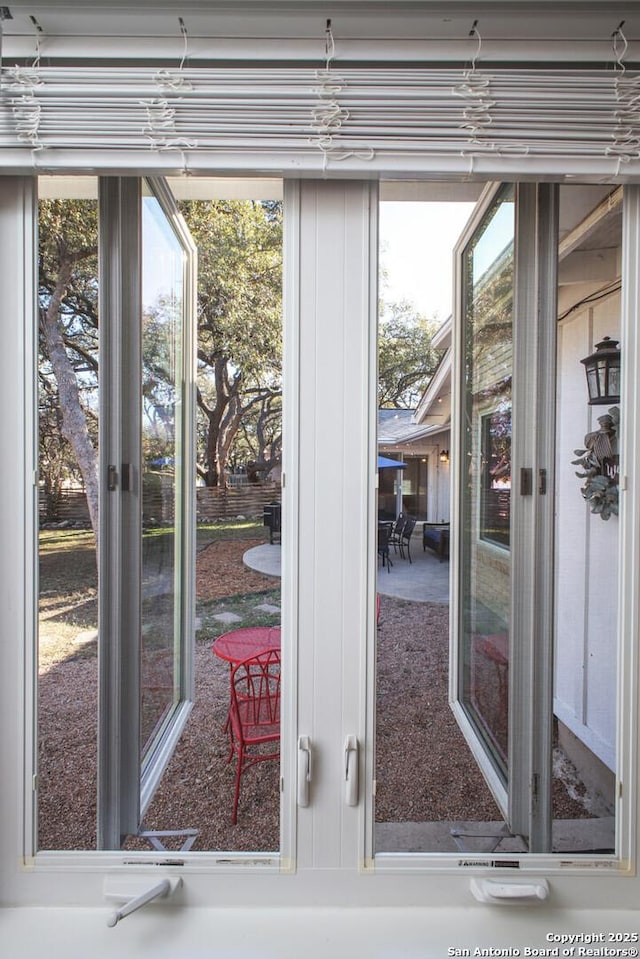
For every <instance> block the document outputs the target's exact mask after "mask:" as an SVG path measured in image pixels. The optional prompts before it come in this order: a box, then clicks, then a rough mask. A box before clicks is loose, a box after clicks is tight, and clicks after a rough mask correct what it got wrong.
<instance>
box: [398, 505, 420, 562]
mask: <svg viewBox="0 0 640 959" xmlns="http://www.w3.org/2000/svg"><path fill="white" fill-rule="evenodd" d="M415 525H416V520H415V517H413V516H407V518H406V519H405V521H404V526H403V527H402V532H401V533H400V539H399V543H398V546H399V547H400V555H401V556H402V558H403V559H404V549H405V546H406V548H407V556H408V557H409V562H410V563H413V560H412V559H411V537H412V535H413V531H414V529H415Z"/></svg>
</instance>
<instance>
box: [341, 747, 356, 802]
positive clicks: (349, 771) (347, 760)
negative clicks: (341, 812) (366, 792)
mask: <svg viewBox="0 0 640 959" xmlns="http://www.w3.org/2000/svg"><path fill="white" fill-rule="evenodd" d="M358 751H359V747H358V740H357V739H356V737H355V736H347V738H346V739H345V741H344V778H345V795H344V798H345V802H346V804H347V806H357V805H358Z"/></svg>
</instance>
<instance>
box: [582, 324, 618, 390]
mask: <svg viewBox="0 0 640 959" xmlns="http://www.w3.org/2000/svg"><path fill="white" fill-rule="evenodd" d="M580 362H581V363H584V368H585V372H586V374H587V388H588V390H589V406H605V405H606V404H608V405H611V404H612V403H619V402H620V348H619V346H618V341H617V340H612V339H611V338H610V337H609V336H605V337H604V339H603V340H601V341H600V343H596V349H595V353H592V354H591V356H586V357H585V358H584V359H583V360H580Z"/></svg>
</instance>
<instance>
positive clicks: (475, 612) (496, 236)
mask: <svg viewBox="0 0 640 959" xmlns="http://www.w3.org/2000/svg"><path fill="white" fill-rule="evenodd" d="M513 243H514V203H513V193H512V190H511V188H507V189H504V190H503V191H502V192H501V193H500V194H499V195H498V197H497V199H496V200H495V202H494V204H493V205H492V206H491V208H490V209H489V211H488V212H487V214H486V215H485V218H484V220H483V221H482V223H481V224H480V226H479V228H478V229H477V231H476V232H475V234H474V237H473V240H472V241H471V243H470V244H469V246H468V247H467V249H466V250H465V253H464V257H463V271H464V274H463V297H464V299H463V303H464V307H463V310H464V312H463V323H464V332H463V343H464V346H463V349H464V350H465V362H464V391H465V398H464V402H465V409H464V417H465V418H464V429H463V450H462V463H463V481H462V482H463V487H462V502H461V510H462V515H461V517H460V530H461V580H462V583H461V592H462V596H463V608H462V611H461V616H462V623H461V626H462V629H461V632H462V636H463V640H462V655H461V674H460V677H459V682H460V684H461V701H462V703H463V705H464V707H465V709H466V711H467V714H468V716H469V719H470V720H471V722H472V724H473V726H474V728H475V730H476V732H477V734H478V736H479V737H480V739H481V740H482V741H483V742H484V743H485V745H486V748H487V750H488V753H489V755H490V756H491V758H492V760H493V762H494V764H495V766H496V768H497V770H498V771H499V773H500V775H501V777H502V778H503V780H504V781H505V783H506V778H507V747H508V740H507V733H508V715H509V696H508V691H509V681H508V677H509V606H510V589H511V585H510V560H509V552H508V547H509V526H510V488H511V384H512V373H513V329H512V324H513V315H512V313H513V282H514V272H513V269H514V261H513Z"/></svg>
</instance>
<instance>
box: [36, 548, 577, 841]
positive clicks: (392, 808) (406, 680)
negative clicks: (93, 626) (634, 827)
mask: <svg viewBox="0 0 640 959" xmlns="http://www.w3.org/2000/svg"><path fill="white" fill-rule="evenodd" d="M230 546H232V547H234V548H237V550H238V551H239V552H240V553H241V552H243V551H244V550H245V549H247V548H248V545H247V542H243V543H240V544H230ZM223 552H224V551H222V550H220V549H211V548H210V547H208V548H207V549H205V550H204V551H203V552H202V553H200V554H199V556H198V582H199V589H198V593H199V598H200V599H202V598H207V599H210V598H212V596H213V595H214V593H215V590H214V591H213V592H212V590H211V589H210V588H209V587H206V588H205V587H204V586H203V585H202V584H204V583H208V584H211V583H212V581H213V582H215V581H219V580H218V575H219V571H218V572H215V571H216V570H219V566H220V563H222V564H223V565H225V564H227V563H231V558H230V557H229V556H228V555H227V556H226V557H224V558H223V557H221V555H220V554H221V553H223ZM232 566H233V568H234V569H235V571H236V572H235V574H234V576H235V587H234V588H236V589H237V591H238V592H243V591H246V590H247V588H248V589H250V590H251V589H256V590H258V591H259V590H261V589H265V588H269V587H271V588H272V587H273V581H272V580H269V579H266V578H265V577H261V576H259V574H255V573H249V572H248V571H246V570H243V569H242V568H241V567H240V569H239V568H238V565H237V557H235V556H234V557H233V563H232ZM225 568H227V574H225V577H223V578H226V585H225V591H224V594H223V595H228V594H229V591H230V580H229V578H228V577H229V573H228V568H230V567H226V565H225ZM256 577H257V579H255V578H256ZM249 578H250V581H251V585H248V584H249ZM265 584H266V585H265ZM216 595H217V594H216ZM381 620H382V622H381V628H380V630H379V634H378V657H377V670H378V710H377V757H376V778H377V792H376V820H377V821H378V822H403V821H411V822H429V821H448V820H495V819H499V818H500V816H499V813H498V810H497V808H496V806H495V803H494V802H493V799H492V798H491V796H490V794H489V792H488V790H487V787H486V786H485V784H484V780H483V778H482V776H481V774H480V773H479V771H478V769H477V767H476V764H475V763H474V761H473V759H472V757H471V754H470V753H469V750H468V748H467V746H466V744H465V742H464V740H463V738H462V736H461V734H460V732H459V730H458V726H457V724H456V722H455V719H454V718H453V715H452V713H451V710H450V709H449V706H448V702H447V668H448V650H447V644H448V639H447V623H448V607H446V606H443V605H439V604H418V603H409V602H405V601H401V600H396V599H391V598H388V597H383V598H382V607H381ZM195 668H196V704H195V706H194V708H193V711H192V713H191V715H190V717H189V721H188V723H187V726H186V730H185V732H184V734H183V736H182V739H181V741H180V743H179V744H178V747H177V748H176V750H175V753H174V756H173V757H172V759H171V761H170V763H169V765H168V767H167V770H166V773H165V775H164V777H163V780H162V782H161V784H160V786H159V788H158V790H157V791H156V794H155V796H154V799H153V801H152V803H151V805H150V807H149V809H148V811H147V815H146V817H145V825H146V827H147V828H148V829H159V830H160V829H162V830H165V829H174V830H178V829H184V828H191V827H194V828H197V829H198V830H199V834H198V837H197V840H196V843H195V845H194V846H193V848H194V849H215V850H249V851H258V850H275V849H277V847H278V769H277V766H276V764H275V763H263V764H260V765H258V766H256V767H253V768H252V769H250V770H249V771H248V772H247V773H246V774H245V775H244V776H243V780H242V792H241V797H240V806H239V815H238V825H237V826H232V825H231V802H232V796H233V773H234V766H233V764H231V765H229V764H227V761H226V760H227V754H228V740H227V735H226V733H225V732H224V723H225V718H226V710H227V704H228V682H229V673H228V666H227V664H225V663H223V662H222V661H220V660H218V659H217V658H216V657H215V656H214V655H212V653H211V650H210V643H209V642H207V643H206V644H205V643H199V644H198V645H197V649H196V663H195ZM96 682H97V660H96V658H95V656H88V655H87V651H86V650H85V651H83V653H82V654H79V658H76V659H66V660H65V661H64V662H61V663H57V664H55V665H52V666H51V667H50V668H48V669H47V671H46V672H44V674H43V675H42V676H41V679H40V700H39V701H40V717H39V730H40V768H39V783H40V796H39V844H40V848H42V849H91V848H95V842H96V832H95V816H96V805H95V791H96V759H95V750H96V747H95V744H96V718H95V717H96ZM554 802H555V812H556V815H557V816H561V817H562V818H574V817H575V818H578V817H580V816H585V810H584V807H583V806H582V805H581V803H579V802H577V801H576V800H574V799H572V798H571V797H569V796H568V794H567V793H566V790H564V789H563V787H562V784H561V783H560V782H559V781H557V782H556V783H555V786H554ZM127 847H128V848H148V847H147V846H146V845H145V844H142V843H141V841H140V840H139V839H137V840H136V839H131V840H129V842H128V843H127Z"/></svg>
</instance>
